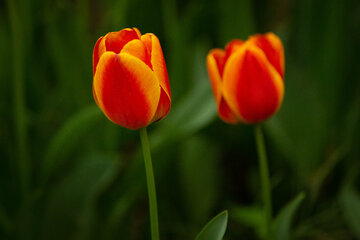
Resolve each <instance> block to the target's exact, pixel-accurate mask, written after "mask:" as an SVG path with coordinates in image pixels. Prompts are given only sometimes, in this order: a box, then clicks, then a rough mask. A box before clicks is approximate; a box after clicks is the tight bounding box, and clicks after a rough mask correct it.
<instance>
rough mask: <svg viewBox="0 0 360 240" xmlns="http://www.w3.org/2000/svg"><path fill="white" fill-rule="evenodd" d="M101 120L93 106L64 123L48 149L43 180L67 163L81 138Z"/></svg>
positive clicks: (97, 109) (99, 113) (96, 108)
mask: <svg viewBox="0 0 360 240" xmlns="http://www.w3.org/2000/svg"><path fill="white" fill-rule="evenodd" d="M101 119H102V114H101V111H100V109H99V108H98V107H97V106H96V105H91V106H89V107H87V108H84V109H82V110H81V111H80V112H78V113H76V114H75V115H74V116H72V117H71V118H70V119H69V120H67V121H66V122H65V123H64V125H63V126H62V127H61V128H60V129H59V130H58V132H57V133H56V134H55V136H54V137H53V138H52V139H51V141H50V143H49V145H48V147H47V148H46V150H47V151H46V152H45V156H44V163H43V169H42V170H43V172H42V175H43V180H47V179H48V177H49V176H50V175H51V174H52V173H53V171H55V169H56V168H57V167H59V166H60V165H62V163H63V161H66V159H67V158H66V157H67V155H68V154H69V153H70V152H71V150H73V149H75V148H76V146H78V143H79V142H81V141H80V139H81V136H82V135H84V134H85V133H87V132H88V131H90V129H91V128H92V127H93V126H94V125H95V123H96V122H98V121H99V120H101Z"/></svg>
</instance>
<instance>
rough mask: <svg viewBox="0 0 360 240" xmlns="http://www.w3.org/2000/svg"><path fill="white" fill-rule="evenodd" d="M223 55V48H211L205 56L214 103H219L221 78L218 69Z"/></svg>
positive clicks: (221, 63) (221, 65) (221, 64)
mask: <svg viewBox="0 0 360 240" xmlns="http://www.w3.org/2000/svg"><path fill="white" fill-rule="evenodd" d="M224 57H225V52H224V50H221V49H217V48H216V49H213V50H211V51H210V52H209V54H208V55H207V57H206V66H207V70H208V74H209V78H210V82H211V87H212V89H213V93H214V97H215V100H216V104H217V105H218V106H219V105H220V100H221V96H222V86H221V85H222V84H221V82H222V80H221V72H220V69H222V67H223V59H224Z"/></svg>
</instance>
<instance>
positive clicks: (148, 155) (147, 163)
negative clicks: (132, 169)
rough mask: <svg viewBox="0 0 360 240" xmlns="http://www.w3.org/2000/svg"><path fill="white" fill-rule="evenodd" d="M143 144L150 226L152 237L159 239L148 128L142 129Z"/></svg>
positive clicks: (153, 239) (155, 239)
mask: <svg viewBox="0 0 360 240" xmlns="http://www.w3.org/2000/svg"><path fill="white" fill-rule="evenodd" d="M140 138H141V145H142V149H143V154H144V160H145V170H146V181H147V187H148V194H149V205H150V226H151V239H152V240H159V239H160V237H159V222H158V212H157V203H156V189H155V178H154V171H153V167H152V163H151V153H150V144H149V140H148V136H147V132H146V128H142V129H140Z"/></svg>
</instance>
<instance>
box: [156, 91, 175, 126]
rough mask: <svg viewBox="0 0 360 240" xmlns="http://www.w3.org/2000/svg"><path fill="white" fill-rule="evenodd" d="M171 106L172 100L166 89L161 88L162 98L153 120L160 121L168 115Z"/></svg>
mask: <svg viewBox="0 0 360 240" xmlns="http://www.w3.org/2000/svg"><path fill="white" fill-rule="evenodd" d="M170 107H171V102H170V100H169V97H168V95H167V94H166V92H165V91H164V89H162V88H161V94H160V100H159V105H158V107H157V109H156V113H155V115H154V118H153V120H152V122H155V121H159V120H161V119H163V118H164V117H166V115H167V114H168V113H169V111H170Z"/></svg>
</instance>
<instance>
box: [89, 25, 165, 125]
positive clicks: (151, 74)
mask: <svg viewBox="0 0 360 240" xmlns="http://www.w3.org/2000/svg"><path fill="white" fill-rule="evenodd" d="M93 95H94V99H95V102H96V104H97V105H98V106H99V107H100V109H101V110H102V111H103V112H104V114H105V115H106V116H107V117H108V118H109V119H110V120H111V121H112V122H114V123H116V124H118V125H120V126H122V127H125V128H129V129H139V128H142V127H146V126H148V125H149V124H151V123H152V122H154V121H158V120H160V119H162V118H164V117H165V116H166V115H167V114H168V112H169V110H170V106H171V93H170V86H169V79H168V74H167V70H166V65H165V60H164V56H163V53H162V50H161V46H160V42H159V39H158V38H157V37H156V36H155V35H154V34H152V33H147V34H144V35H141V33H140V31H139V30H138V29H136V28H133V29H130V28H126V29H123V30H121V31H118V32H110V33H108V34H106V35H105V36H104V37H100V38H99V39H98V41H97V42H96V45H95V48H94V52H93Z"/></svg>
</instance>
